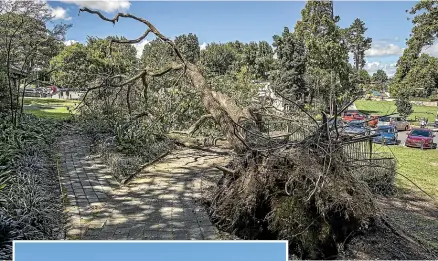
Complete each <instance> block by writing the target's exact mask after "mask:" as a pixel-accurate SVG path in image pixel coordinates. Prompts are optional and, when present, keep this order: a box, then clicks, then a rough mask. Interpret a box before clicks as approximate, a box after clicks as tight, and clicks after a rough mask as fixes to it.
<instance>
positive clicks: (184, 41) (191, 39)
mask: <svg viewBox="0 0 438 261" xmlns="http://www.w3.org/2000/svg"><path fill="white" fill-rule="evenodd" d="M175 44H176V46H177V47H178V48H179V50H181V53H182V54H183V55H184V57H185V58H186V59H187V60H188V61H190V62H191V63H197V62H198V60H199V56H200V53H201V49H200V48H199V40H198V37H197V36H196V35H195V34H183V35H180V36H177V37H176V38H175Z"/></svg>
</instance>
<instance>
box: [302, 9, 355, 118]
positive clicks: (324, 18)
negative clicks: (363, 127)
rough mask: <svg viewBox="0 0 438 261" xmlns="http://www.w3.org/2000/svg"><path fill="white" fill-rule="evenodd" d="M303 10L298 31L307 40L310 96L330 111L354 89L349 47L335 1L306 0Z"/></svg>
mask: <svg viewBox="0 0 438 261" xmlns="http://www.w3.org/2000/svg"><path fill="white" fill-rule="evenodd" d="M301 14H302V19H301V21H298V22H297V24H296V26H295V34H296V36H297V38H298V39H299V40H300V41H303V42H304V44H305V50H306V67H307V74H308V79H309V83H310V84H311V86H312V88H311V89H310V91H311V96H314V97H317V98H318V100H319V101H320V103H321V104H322V106H323V107H324V110H325V111H326V112H327V113H330V114H331V113H333V110H334V106H335V105H336V104H337V103H339V104H342V103H344V102H345V98H346V97H348V96H349V95H347V93H348V92H353V90H355V88H353V87H354V86H352V82H351V81H350V77H351V66H350V64H349V62H348V48H347V46H346V44H345V43H344V42H343V38H344V35H343V32H342V30H341V28H340V27H339V26H338V25H337V22H338V21H339V17H338V16H334V14H333V2H332V1H307V2H306V5H305V7H304V9H303V10H302V11H301ZM348 99H350V98H348Z"/></svg>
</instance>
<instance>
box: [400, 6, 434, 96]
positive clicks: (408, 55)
mask: <svg viewBox="0 0 438 261" xmlns="http://www.w3.org/2000/svg"><path fill="white" fill-rule="evenodd" d="M409 13H410V14H411V15H415V17H414V19H413V20H412V23H413V24H414V27H413V28H412V32H411V35H410V38H409V40H408V41H407V43H406V45H407V47H406V49H405V50H404V51H403V55H402V56H401V57H400V59H399V60H398V61H397V71H396V73H395V75H394V80H393V83H392V85H391V90H392V92H393V93H394V94H397V93H398V92H399V91H400V93H402V92H403V89H404V88H405V87H406V86H404V85H403V84H402V82H403V80H404V78H405V77H406V76H407V75H408V73H409V71H410V70H411V68H413V66H414V64H415V61H416V60H417V59H418V57H419V56H420V53H421V52H422V50H423V48H424V47H425V46H427V45H432V44H433V43H434V41H435V39H436V38H437V37H438V1H436V0H433V1H429V0H421V1H420V2H419V3H417V4H416V5H415V6H414V7H413V8H412V9H411V10H410V12H409ZM404 95H405V94H404Z"/></svg>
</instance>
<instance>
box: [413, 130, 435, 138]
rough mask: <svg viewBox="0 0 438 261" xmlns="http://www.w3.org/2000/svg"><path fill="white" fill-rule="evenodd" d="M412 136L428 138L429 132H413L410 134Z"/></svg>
mask: <svg viewBox="0 0 438 261" xmlns="http://www.w3.org/2000/svg"><path fill="white" fill-rule="evenodd" d="M411 135H412V136H421V137H429V136H430V131H427V130H413V131H412V132H411Z"/></svg>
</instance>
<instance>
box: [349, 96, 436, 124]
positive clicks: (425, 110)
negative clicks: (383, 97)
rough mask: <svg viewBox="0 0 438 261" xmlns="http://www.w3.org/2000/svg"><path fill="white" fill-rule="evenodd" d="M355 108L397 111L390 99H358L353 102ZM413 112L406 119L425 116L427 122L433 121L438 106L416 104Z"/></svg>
mask: <svg viewBox="0 0 438 261" xmlns="http://www.w3.org/2000/svg"><path fill="white" fill-rule="evenodd" d="M354 104H355V105H356V107H357V109H358V110H359V111H361V112H363V113H367V114H378V115H387V114H392V113H397V107H396V106H395V102H392V101H367V100H359V101H356V102H355V103H354ZM413 109H414V112H413V113H412V114H411V115H410V116H409V117H408V120H410V121H414V120H415V117H417V118H427V119H429V122H435V116H436V114H437V110H438V107H436V106H433V107H432V106H417V105H413Z"/></svg>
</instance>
